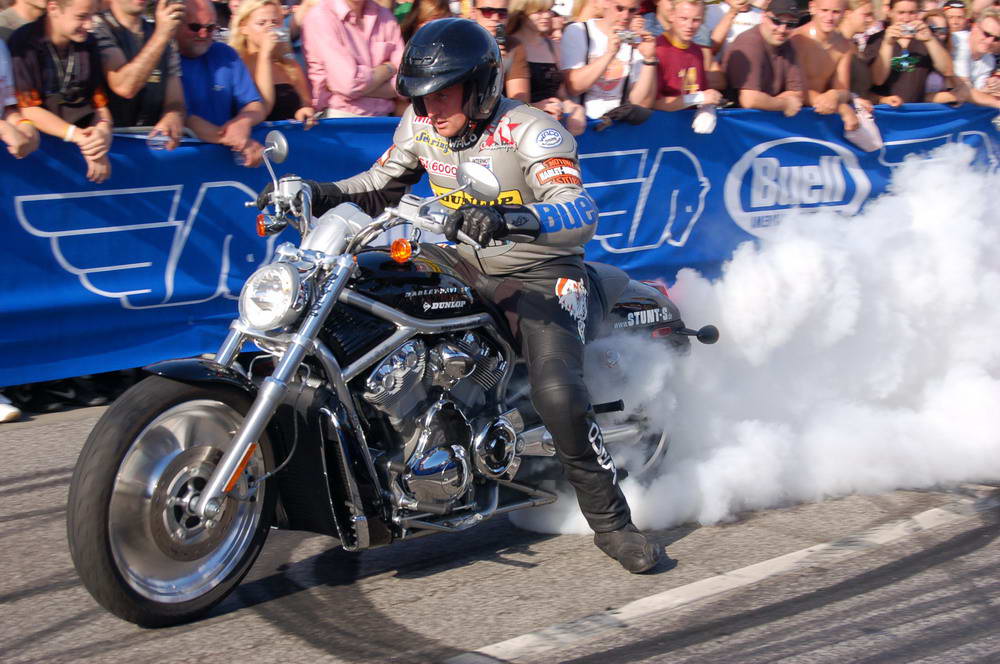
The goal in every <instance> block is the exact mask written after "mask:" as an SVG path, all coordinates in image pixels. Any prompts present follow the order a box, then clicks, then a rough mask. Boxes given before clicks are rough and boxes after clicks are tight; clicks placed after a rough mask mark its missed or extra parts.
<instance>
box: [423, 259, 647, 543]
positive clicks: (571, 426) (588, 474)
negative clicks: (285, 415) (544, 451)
mask: <svg viewBox="0 0 1000 664" xmlns="http://www.w3.org/2000/svg"><path fill="white" fill-rule="evenodd" d="M424 252H425V254H426V255H427V257H428V258H432V259H433V260H438V261H440V262H442V263H445V264H446V265H449V266H450V267H452V268H453V269H455V270H456V272H458V273H459V274H460V275H461V276H462V277H463V279H465V280H466V282H467V283H469V284H470V285H472V286H473V287H474V288H475V289H476V290H477V291H478V293H479V295H480V296H481V297H483V298H485V299H487V300H489V301H491V302H493V303H494V304H495V305H497V306H498V307H499V308H500V309H501V310H502V311H503V313H504V315H505V316H506V317H507V322H508V324H509V325H510V328H511V331H512V332H513V334H514V338H515V340H516V341H517V342H518V343H519V344H520V346H521V353H522V357H523V358H524V359H525V362H526V363H527V366H528V374H529V378H530V381H531V401H532V403H533V404H534V406H535V409H536V410H537V411H538V414H539V416H540V417H541V418H542V422H543V423H544V424H545V427H546V429H548V430H549V432H550V433H551V434H552V440H553V442H554V443H555V447H556V454H557V456H558V458H559V460H560V461H561V462H562V465H563V468H564V469H565V471H566V478H567V480H569V483H570V484H571V485H572V486H573V488H574V490H575V491H576V497H577V501H578V502H579V504H580V510H581V511H582V512H583V515H584V517H586V519H587V522H588V523H589V524H590V527H591V528H592V529H593V530H594V531H595V532H608V531H611V530H617V529H618V528H621V527H623V526H625V525H626V524H628V523H629V521H630V520H631V514H630V512H629V508H628V503H627V502H626V501H625V496H624V495H623V494H622V491H621V488H620V487H619V486H618V482H617V479H618V478H617V470H616V468H615V465H614V461H613V460H612V459H611V455H610V454H609V453H608V451H607V450H606V449H605V447H604V439H603V436H602V435H601V428H600V427H599V426H598V424H597V421H596V420H595V419H594V416H593V412H592V410H591V403H590V395H589V393H588V391H587V386H586V384H585V383H584V381H583V345H584V339H583V337H584V329H585V323H586V317H587V305H588V302H587V300H588V297H587V292H586V284H587V278H586V271H585V269H584V266H583V261H582V259H580V258H576V257H565V258H559V259H556V260H553V261H548V262H546V263H543V264H541V265H539V266H537V267H535V268H533V269H531V270H528V271H524V272H519V273H517V274H513V275H505V276H491V275H486V274H483V273H482V272H480V271H479V270H478V269H477V268H476V267H474V266H473V265H471V264H470V263H468V262H466V261H464V260H463V259H462V258H460V257H459V256H458V254H457V252H455V251H454V250H451V249H449V248H447V247H437V246H427V247H424ZM581 289H582V291H581Z"/></svg>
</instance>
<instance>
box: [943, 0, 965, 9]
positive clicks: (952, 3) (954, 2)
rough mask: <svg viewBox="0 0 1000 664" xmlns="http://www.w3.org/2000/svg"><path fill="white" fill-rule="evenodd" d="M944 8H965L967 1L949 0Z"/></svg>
mask: <svg viewBox="0 0 1000 664" xmlns="http://www.w3.org/2000/svg"><path fill="white" fill-rule="evenodd" d="M942 9H965V3H964V2H962V0H948V2H946V3H944V6H943V7H942Z"/></svg>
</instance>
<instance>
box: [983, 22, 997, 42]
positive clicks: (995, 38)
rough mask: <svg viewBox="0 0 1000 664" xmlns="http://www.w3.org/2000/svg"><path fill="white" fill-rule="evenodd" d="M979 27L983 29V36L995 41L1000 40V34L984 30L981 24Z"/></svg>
mask: <svg viewBox="0 0 1000 664" xmlns="http://www.w3.org/2000/svg"><path fill="white" fill-rule="evenodd" d="M979 29H980V30H982V31H983V37H986V38H987V39H992V40H993V41H994V42H1000V35H997V34H994V33H992V32H989V31H987V30H984V29H983V27H982V26H980V27H979Z"/></svg>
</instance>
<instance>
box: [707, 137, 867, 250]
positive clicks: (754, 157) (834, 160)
mask: <svg viewBox="0 0 1000 664" xmlns="http://www.w3.org/2000/svg"><path fill="white" fill-rule="evenodd" d="M870 191H871V182H870V181H869V180H868V176H867V175H865V172H864V171H863V170H862V169H861V167H860V166H859V165H858V160H857V158H856V157H855V156H854V153H853V152H851V151H850V150H849V149H847V148H846V147H844V146H842V145H837V144H836V143H829V142H827V141H818V140H816V139H812V138H805V137H801V136H797V137H792V138H780V139H777V140H774V141H768V142H766V143H761V144H759V145H757V146H755V147H754V148H752V149H751V150H749V151H748V152H747V153H746V154H744V155H743V156H742V157H741V158H740V160H739V161H738V162H736V164H735V165H734V166H733V167H732V169H731V170H730V171H729V175H728V176H726V187H725V200H726V210H727V211H728V212H729V216H730V217H732V218H733V221H735V222H736V223H737V224H738V225H739V226H740V228H742V229H743V230H745V231H746V232H747V233H750V234H751V235H757V236H763V235H764V234H766V233H767V231H768V229H771V228H774V227H776V226H778V225H780V224H781V221H782V219H783V218H784V217H785V216H786V215H787V214H788V212H789V211H790V210H796V209H802V210H837V211H838V212H842V213H844V214H848V215H852V214H855V213H856V212H857V211H858V210H859V209H860V208H861V204H862V203H863V202H864V201H865V199H866V198H867V197H868V193H869V192H870Z"/></svg>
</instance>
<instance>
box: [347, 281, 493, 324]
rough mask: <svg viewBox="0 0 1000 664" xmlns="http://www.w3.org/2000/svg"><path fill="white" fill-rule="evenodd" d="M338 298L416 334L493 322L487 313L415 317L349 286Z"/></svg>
mask: <svg viewBox="0 0 1000 664" xmlns="http://www.w3.org/2000/svg"><path fill="white" fill-rule="evenodd" d="M339 299H340V301H341V302H343V303H344V304H349V305H351V306H354V307H357V308H358V309H361V310H363V311H366V312H367V313H370V314H371V315H373V316H378V317H379V318H382V319H384V320H388V321H392V322H393V323H395V324H396V325H398V326H400V327H409V328H413V330H414V333H418V334H440V333H442V332H454V331H456V330H466V329H471V328H474V327H480V326H482V325H492V324H493V318H492V317H491V316H490V315H489V314H472V315H469V316H461V317H459V318H445V319H444V320H424V319H422V318H415V317H413V316H410V315H408V314H404V313H403V312H402V311H399V310H397V309H393V308H392V307H390V306H389V305H387V304H382V303H381V302H378V301H377V300H373V299H371V298H369V297H365V296H364V295H361V294H360V293H357V292H355V291H353V290H350V289H349V288H345V289H344V290H343V291H342V292H341V293H340V298H339Z"/></svg>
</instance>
